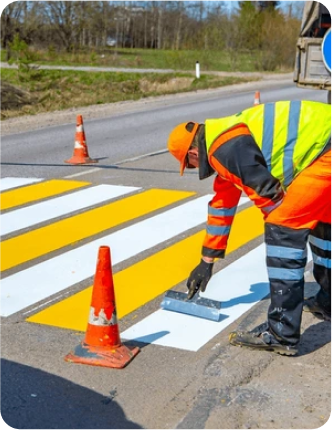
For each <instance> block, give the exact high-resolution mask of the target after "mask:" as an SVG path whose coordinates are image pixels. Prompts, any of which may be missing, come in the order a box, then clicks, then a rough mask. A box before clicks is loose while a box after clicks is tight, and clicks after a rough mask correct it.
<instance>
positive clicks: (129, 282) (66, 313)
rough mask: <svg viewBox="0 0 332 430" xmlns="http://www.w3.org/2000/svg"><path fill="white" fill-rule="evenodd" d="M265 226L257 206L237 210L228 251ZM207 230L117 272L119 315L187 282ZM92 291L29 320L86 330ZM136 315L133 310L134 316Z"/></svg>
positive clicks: (255, 235)
mask: <svg viewBox="0 0 332 430" xmlns="http://www.w3.org/2000/svg"><path fill="white" fill-rule="evenodd" d="M248 226H250V228H248ZM263 230H264V226H263V220H262V215H261V212H260V211H259V210H258V209H257V208H255V207H251V208H249V209H246V210H244V211H242V212H240V213H239V214H237V215H236V216H235V219H234V223H233V226H232V231H231V234H230V237H229V243H228V254H229V253H231V252H233V251H235V250H237V249H238V248H240V247H241V246H242V245H244V244H246V243H248V242H250V241H251V240H253V239H255V238H257V237H259V236H261V235H262V234H263ZM204 234H205V231H200V232H198V233H196V234H194V235H193V236H190V237H188V238H186V239H184V240H182V241H180V242H178V243H176V244H175V245H173V246H170V247H169V248H166V249H164V250H163V251H160V252H158V253H156V254H154V255H153V256H151V257H149V258H147V259H145V260H143V261H141V262H139V263H136V264H134V265H133V266H131V267H129V268H128V269H126V270H123V271H121V272H118V273H116V274H115V275H113V280H114V289H115V297H116V306H117V315H118V317H119V318H121V317H123V316H125V315H128V314H129V313H130V312H133V311H134V310H136V309H138V308H139V307H140V306H142V305H144V304H145V303H147V302H149V301H150V300H152V299H154V298H156V297H157V296H159V295H160V294H162V293H164V292H165V291H167V290H169V289H171V288H172V287H174V286H175V285H177V284H179V283H180V282H183V281H184V280H185V279H186V278H187V277H188V275H189V273H190V271H191V270H192V269H193V268H194V266H195V265H196V264H198V262H199V260H200V253H201V248H202V243H203V238H204ZM224 287H225V286H224ZM228 287H229V286H228ZM91 293H92V286H91V287H89V288H87V289H85V290H83V291H81V292H80V293H77V294H75V295H73V296H71V297H69V298H68V299H65V300H63V301H61V302H59V303H56V304H55V305H53V306H51V307H49V308H47V309H45V310H43V311H41V312H39V313H37V314H36V315H33V316H32V317H30V318H28V319H27V321H29V322H34V323H39V324H47V325H52V326H56V327H62V328H67V329H72V330H79V331H85V330H86V327H87V322H88V315H89V309H90V304H91ZM135 317H136V316H135V314H133V315H132V318H135Z"/></svg>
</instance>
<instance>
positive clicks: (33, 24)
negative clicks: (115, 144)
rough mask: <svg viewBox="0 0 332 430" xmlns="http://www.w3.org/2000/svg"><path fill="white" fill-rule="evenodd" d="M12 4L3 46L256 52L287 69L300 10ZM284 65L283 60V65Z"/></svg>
mask: <svg viewBox="0 0 332 430" xmlns="http://www.w3.org/2000/svg"><path fill="white" fill-rule="evenodd" d="M282 3H283V2H281V1H279V2H278V1H265V2H264V1H256V2H255V1H240V2H238V3H237V7H236V8H232V10H231V11H230V10H229V9H228V8H227V6H226V4H227V2H223V1H213V2H210V1H15V2H13V3H10V4H9V5H8V6H7V7H6V8H5V9H4V10H3V12H2V15H1V44H2V48H3V49H5V50H6V52H7V59H9V58H10V55H11V53H10V46H11V44H12V43H13V40H14V38H15V37H19V38H20V39H21V40H23V41H24V42H25V43H27V44H28V45H29V46H32V47H34V48H35V49H50V48H52V49H53V50H57V51H61V50H65V51H67V52H72V51H75V50H89V49H90V50H91V49H103V48H106V47H112V48H125V47H128V48H145V49H162V50H182V49H187V50H192V49H195V50H197V49H198V50H216V51H219V52H221V51H223V50H227V51H236V50H237V51H239V50H240V51H248V52H250V51H256V52H262V53H265V54H266V53H268V51H269V50H270V51H271V50H273V51H274V52H275V53H274V56H275V55H277V56H279V57H280V55H281V56H282V57H283V58H284V59H283V61H286V62H287V61H293V58H294V49H295V48H294V47H295V43H296V38H297V36H298V33H299V28H300V22H301V11H300V9H301V7H303V5H302V4H301V3H302V2H296V1H294V2H287V8H286V9H285V8H284V7H282V6H283V5H282ZM287 58H289V60H287Z"/></svg>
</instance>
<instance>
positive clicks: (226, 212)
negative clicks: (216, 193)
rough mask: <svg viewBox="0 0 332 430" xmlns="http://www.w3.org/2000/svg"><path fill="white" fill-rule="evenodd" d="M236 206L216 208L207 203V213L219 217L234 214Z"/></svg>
mask: <svg viewBox="0 0 332 430" xmlns="http://www.w3.org/2000/svg"><path fill="white" fill-rule="evenodd" d="M236 208H237V206H233V207H232V208H229V209H226V208H222V209H218V208H214V207H212V206H210V205H209V206H208V214H209V215H212V216H219V217H223V216H234V215H235V212H236Z"/></svg>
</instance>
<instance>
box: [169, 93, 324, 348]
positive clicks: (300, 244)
mask: <svg viewBox="0 0 332 430" xmlns="http://www.w3.org/2000/svg"><path fill="white" fill-rule="evenodd" d="M168 150H169V151H170V153H171V154H172V155H173V156H174V157H175V158H176V159H177V160H178V161H179V162H180V175H183V172H184V169H185V168H189V169H190V168H198V169H199V179H205V178H208V177H209V176H211V175H213V174H216V176H215V179H214V191H215V195H214V197H213V198H212V200H211V201H210V202H209V204H208V216H207V227H206V235H205V238H204V241H203V246H202V258H201V261H200V263H199V264H198V266H197V267H196V268H194V270H193V271H192V272H191V273H190V275H189V278H188V280H187V288H188V299H189V300H190V299H192V298H193V297H194V295H195V294H197V292H198V291H199V290H200V291H205V289H206V286H207V284H208V282H209V280H210V278H211V276H212V270H213V264H214V262H215V260H216V259H220V258H224V256H225V252H226V248H227V241H228V237H229V234H230V229H231V226H232V222H233V218H234V215H235V212H236V209H237V205H238V202H239V199H240V196H241V194H242V192H243V193H245V194H246V195H247V196H248V197H249V198H250V199H251V200H252V202H253V203H254V204H255V205H256V206H257V207H258V208H259V209H260V210H261V212H262V215H263V218H264V222H265V225H264V227H265V233H264V238H265V243H266V264H267V272H268V277H269V283H270V294H271V302H270V306H269V309H268V315H267V321H266V322H264V323H263V324H260V325H259V326H258V327H256V328H254V329H253V330H251V331H246V332H240V331H235V332H232V333H231V334H230V336H229V339H230V343H231V344H233V345H240V346H247V347H251V348H256V349H263V350H268V351H274V352H277V353H280V354H285V355H294V354H296V353H297V351H298V344H299V340H300V327H301V318H302V311H303V310H306V311H309V312H312V313H313V314H314V315H315V316H317V317H319V318H321V319H324V320H328V321H330V320H331V106H330V105H329V104H325V103H319V102H312V101H278V102H275V103H266V104H259V105H256V106H253V107H251V108H248V109H245V110H243V111H242V112H239V113H237V114H235V115H231V116H227V117H223V118H218V119H208V120H206V121H205V123H204V124H199V123H197V122H190V121H189V122H186V123H183V124H179V125H178V126H177V127H175V128H174V130H173V131H172V132H171V133H170V136H169V139H168ZM248 227H249V228H250V226H248ZM307 242H309V244H310V248H311V252H312V256H313V275H314V277H315V279H316V281H317V283H318V285H319V287H320V289H319V291H318V293H317V294H316V295H315V296H314V297H310V298H309V299H306V300H304V270H305V266H306V262H307ZM223 288H227V286H223Z"/></svg>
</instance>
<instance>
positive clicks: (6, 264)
mask: <svg viewBox="0 0 332 430" xmlns="http://www.w3.org/2000/svg"><path fill="white" fill-rule="evenodd" d="M192 195H194V193H189V192H185V191H171V190H158V189H152V190H148V191H145V192H144V193H140V194H136V195H134V196H131V197H127V198H125V199H122V200H119V201H116V202H113V203H109V204H107V205H104V206H101V207H98V208H95V209H91V210H88V211H86V212H84V213H82V214H78V215H75V216H72V217H70V218H66V219H63V220H61V221H58V222H54V223H52V224H50V225H47V226H45V227H42V228H39V229H37V230H33V231H29V232H27V233H25V234H21V235H20V236H16V237H13V238H11V239H8V240H4V241H2V242H1V243H0V254H1V271H4V270H8V269H11V268H12V267H15V266H17V265H19V264H22V263H25V262H26V261H30V260H33V259H34V258H37V257H40V256H42V255H45V254H47V253H49V252H52V251H55V250H57V249H60V248H63V247H65V246H67V245H70V244H73V243H75V242H77V241H79V240H82V239H85V238H87V237H91V236H93V235H95V234H98V233H101V232H103V231H105V230H108V229H110V228H113V227H116V226H118V225H120V224H123V223H125V222H127V221H131V220H133V219H135V218H138V217H140V216H143V215H146V214H147V213H149V212H152V211H154V210H157V209H161V208H164V207H165V206H167V205H170V204H172V203H175V202H178V201H179V200H182V199H184V198H186V197H189V196H192ZM46 238H47V240H45V239H46ZM127 246H128V245H127ZM18 250H19V252H17V251H18Z"/></svg>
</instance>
